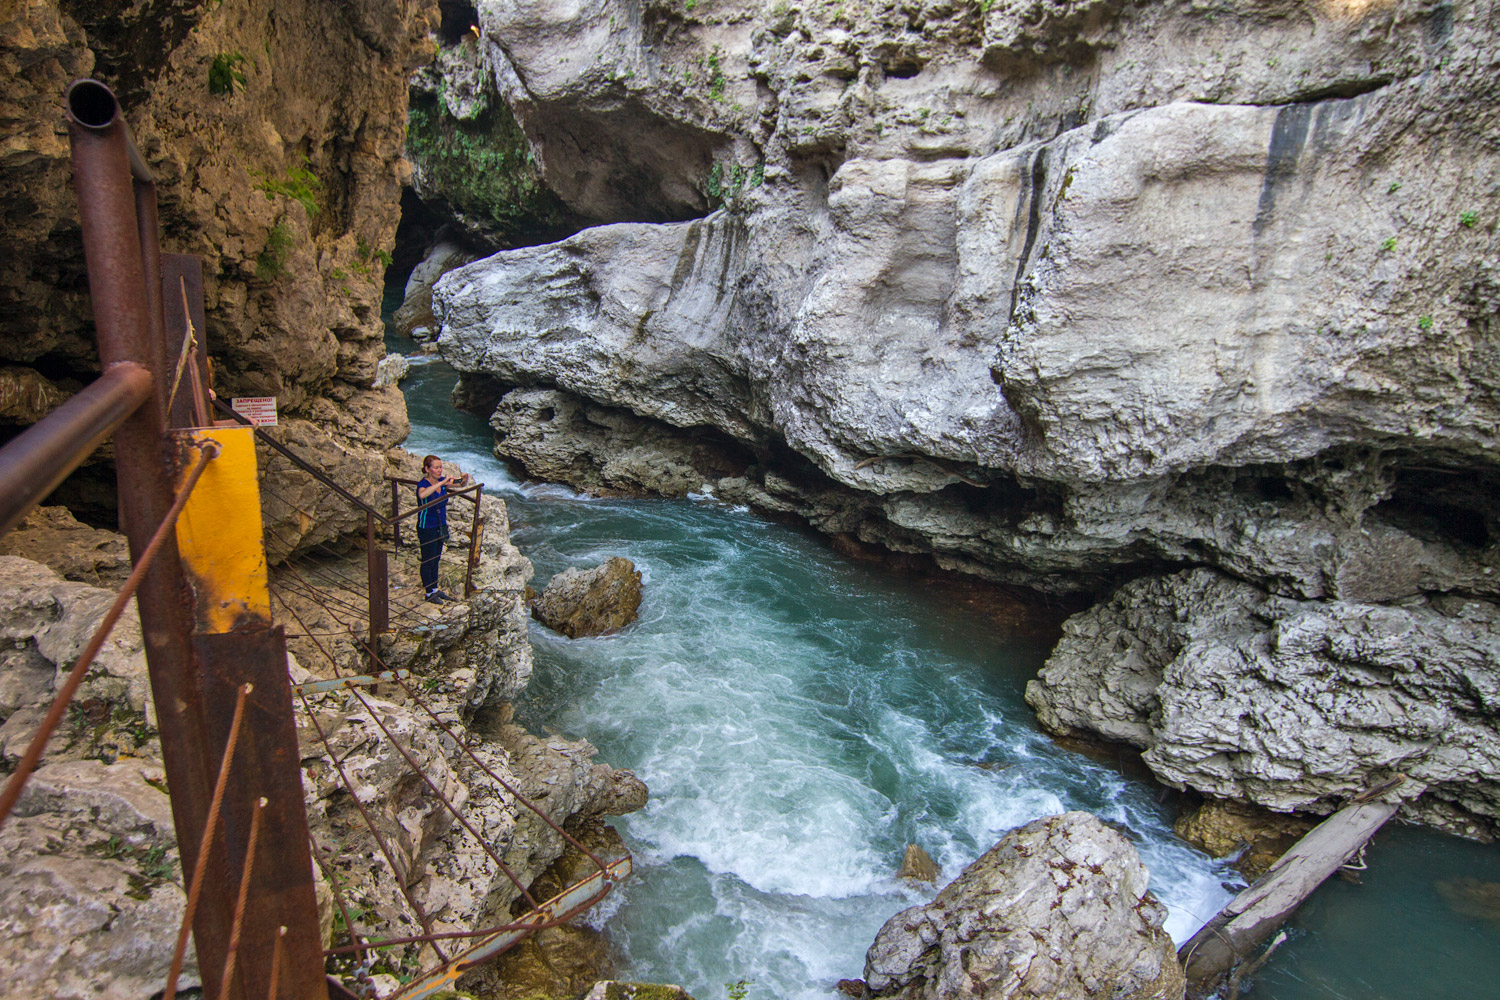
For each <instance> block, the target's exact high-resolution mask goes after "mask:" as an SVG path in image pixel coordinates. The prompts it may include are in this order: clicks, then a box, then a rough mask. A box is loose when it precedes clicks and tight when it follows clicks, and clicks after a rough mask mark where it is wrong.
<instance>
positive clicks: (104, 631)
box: [0, 441, 219, 825]
mask: <svg viewBox="0 0 1500 1000" xmlns="http://www.w3.org/2000/svg"><path fill="white" fill-rule="evenodd" d="M199 450H200V454H199V455H198V461H197V462H196V463H194V465H193V468H192V470H191V471H190V472H189V473H188V476H187V479H186V480H185V481H184V482H183V484H182V489H181V490H179V491H178V493H177V498H176V499H175V500H173V501H172V506H171V507H170V508H169V509H168V510H167V513H166V516H165V517H163V518H162V520H161V524H159V525H157V528H156V532H155V534H153V535H152V536H151V541H150V542H148V543H147V544H146V548H145V550H144V551H143V552H141V556H140V558H139V559H137V560H136V563H135V568H134V569H132V570H131V571H130V576H129V577H128V578H127V579H126V580H125V585H124V586H122V587H121V588H120V592H119V593H118V594H117V595H115V600H114V603H113V604H111V605H110V606H109V610H108V611H106V612H105V613H104V618H103V619H102V620H101V621H100V622H99V627H98V628H96V629H94V634H93V636H91V637H90V638H89V642H88V645H87V646H85V647H84V649H83V652H82V653H80V654H79V656H78V662H76V663H74V664H73V669H72V670H70V671H69V672H68V676H67V678H66V679H65V680H64V681H63V684H62V687H61V688H59V689H58V692H57V695H56V696H55V697H54V698H53V699H52V706H51V707H50V708H49V709H48V710H47V715H46V717H45V718H44V719H42V724H41V725H40V726H39V727H37V731H36V734H35V735H34V736H32V738H31V743H30V744H28V745H27V747H26V753H25V754H23V755H22V757H21V761H20V763H18V764H17V765H16V770H15V773H14V774H12V775H11V776H10V780H9V781H8V782H6V783H5V791H4V792H3V793H0V825H4V823H5V821H6V820H7V819H9V818H10V813H11V810H12V809H14V808H15V805H16V802H17V801H18V800H19V799H20V798H21V791H22V789H24V788H25V787H26V782H27V781H28V780H30V778H31V772H32V770H33V769H35V767H36V765H37V762H38V761H40V760H41V759H42V753H43V751H45V750H46V748H47V744H48V742H50V741H51V739H52V734H53V732H54V731H56V729H57V724H58V723H59V722H61V721H62V717H63V713H64V712H65V711H67V708H68V703H69V702H71V701H72V700H73V695H75V694H77V693H78V688H79V686H80V685H81V684H82V683H83V678H84V675H85V674H86V673H87V672H88V668H89V664H91V663H93V662H94V657H95V656H97V655H98V654H99V650H100V649H102V648H103V647H104V640H105V639H107V638H108V637H109V634H110V631H111V630H113V629H114V627H115V623H116V622H118V621H119V620H120V615H121V614H123V613H124V611H125V605H126V604H128V603H129V602H130V598H131V597H133V596H134V595H135V592H136V590H137V588H139V587H140V585H141V581H142V580H143V579H145V576H146V571H147V570H148V569H150V567H151V563H152V561H153V560H155V559H156V554H157V552H159V551H161V547H162V544H163V543H164V542H165V541H166V540H167V536H168V534H169V533H170V532H171V531H172V530H173V528H174V527H175V526H176V524H177V517H178V515H180V514H181V513H182V508H183V507H184V506H186V504H187V501H188V497H189V496H190V495H191V494H192V492H193V487H194V486H196V485H198V478H199V477H200V476H202V475H203V470H204V469H205V468H207V467H208V463H209V462H211V461H213V460H214V458H216V457H217V456H218V454H219V446H218V445H217V444H215V443H214V442H212V441H209V442H207V443H205V444H203V445H202V446H200V449H199Z"/></svg>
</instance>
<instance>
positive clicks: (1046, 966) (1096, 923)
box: [865, 812, 1184, 1000]
mask: <svg viewBox="0 0 1500 1000" xmlns="http://www.w3.org/2000/svg"><path fill="white" fill-rule="evenodd" d="M1149 878H1150V876H1149V874H1148V873H1147V871H1146V867H1145V865H1143V864H1142V863H1141V859H1140V856H1139V855H1138V854H1136V851H1135V848H1134V847H1132V846H1131V845H1130V843H1129V842H1128V841H1126V840H1125V838H1124V837H1122V836H1120V834H1118V833H1116V832H1115V831H1114V830H1111V829H1110V828H1109V827H1107V826H1105V825H1104V824H1103V823H1101V822H1100V821H1099V820H1098V819H1096V818H1095V817H1093V816H1091V815H1089V814H1088V813H1082V812H1070V813H1064V814H1062V815H1060V816H1049V817H1046V818H1044V819H1039V820H1035V821H1034V822H1031V823H1028V824H1027V825H1026V826H1023V827H1020V828H1019V829H1016V830H1012V831H1011V832H1010V833H1008V834H1006V835H1005V837H1004V838H1002V839H1001V841H1000V842H999V843H998V844H996V845H995V846H994V847H992V848H990V850H989V851H987V852H986V853H985V854H984V855H983V856H982V857H980V858H979V860H977V861H975V862H974V863H973V864H971V865H970V866H969V867H968V868H965V869H964V872H963V874H962V875H960V876H959V877H958V878H957V879H956V880H955V881H953V882H952V883H951V884H949V885H948V886H947V887H946V888H945V889H943V891H942V892H940V893H938V895H937V898H936V899H934V900H933V901H932V902H931V903H928V904H926V905H924V906H914V907H912V908H911V909H908V910H903V911H902V912H901V913H898V914H896V915H895V916H894V917H892V918H891V919H890V920H888V921H886V923H885V926H884V927H882V928H881V929H880V933H879V934H877V935H876V937H875V943H874V945H872V946H871V948H870V951H869V954H868V955H866V956H865V983H866V984H867V987H868V990H867V996H870V997H900V998H902V1000H949V998H960V997H974V998H980V997H982V998H984V1000H1021V998H1036V1000H1093V998H1100V1000H1104V998H1109V1000H1180V998H1181V997H1182V995H1183V989H1184V980H1183V973H1182V967H1181V966H1180V965H1179V964H1178V962H1177V955H1176V950H1175V948H1174V947H1173V944H1172V939H1171V937H1170V936H1169V935H1168V934H1167V932H1166V931H1165V930H1163V929H1162V924H1163V922H1164V921H1165V920H1166V916H1167V911H1166V908H1165V907H1164V906H1162V905H1161V904H1160V903H1159V902H1157V901H1156V898H1155V897H1153V896H1152V895H1151V893H1150V892H1149V891H1147V883H1148V881H1149Z"/></svg>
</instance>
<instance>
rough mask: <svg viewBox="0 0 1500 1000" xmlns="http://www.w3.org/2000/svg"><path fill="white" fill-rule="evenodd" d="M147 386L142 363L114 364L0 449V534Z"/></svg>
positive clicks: (146, 394) (145, 395) (124, 415)
mask: <svg viewBox="0 0 1500 1000" xmlns="http://www.w3.org/2000/svg"><path fill="white" fill-rule="evenodd" d="M151 387H152V381H151V373H150V372H149V371H147V370H146V369H145V368H143V367H141V366H140V365H136V364H131V363H129V362H124V363H121V364H118V365H115V366H114V367H113V368H111V369H109V370H108V371H106V372H105V373H104V374H103V375H101V376H99V378H98V379H96V380H95V381H94V382H91V383H90V384H89V385H88V386H86V387H85V388H83V389H82V390H80V391H79V392H78V393H77V394H75V395H74V396H73V397H72V398H70V399H69V400H68V401H67V402H65V403H63V404H62V405H61V406H59V407H58V408H57V409H55V410H53V411H52V412H51V413H49V414H47V415H46V416H45V417H43V418H42V419H41V420H38V421H37V422H36V423H34V424H32V425H31V426H30V427H28V428H26V430H24V431H22V432H21V433H20V434H19V435H17V436H16V437H15V438H13V439H12V440H11V441H9V442H8V443H7V444H6V445H5V447H4V448H0V535H3V534H5V533H6V532H7V531H9V530H10V529H11V528H14V527H15V526H16V525H17V524H18V523H20V521H21V519H22V518H23V517H25V516H26V514H27V512H29V511H30V510H31V509H32V508H33V507H35V506H36V505H37V504H38V503H40V502H41V501H42V500H44V499H46V498H47V496H48V494H50V493H51V492H52V491H53V490H55V489H56V488H57V486H58V484H59V483H61V482H62V481H63V480H64V479H66V478H67V476H68V474H69V473H70V472H72V471H73V470H74V469H76V468H78V466H79V465H81V464H82V463H83V460H84V459H86V458H88V457H89V456H90V455H91V454H93V453H94V449H96V448H98V447H99V446H100V445H101V444H103V443H104V442H105V441H106V440H107V439H108V438H109V436H110V435H111V434H113V433H114V432H115V431H116V430H118V429H119V427H120V425H121V424H123V423H124V422H125V421H126V420H127V419H128V418H129V417H130V415H131V414H132V413H134V412H135V411H136V409H137V408H139V407H140V405H141V404H142V403H144V402H146V400H148V399H150V398H151Z"/></svg>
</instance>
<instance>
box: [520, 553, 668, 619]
mask: <svg viewBox="0 0 1500 1000" xmlns="http://www.w3.org/2000/svg"><path fill="white" fill-rule="evenodd" d="M640 606H641V573H640V570H638V569H636V568H635V563H633V562H631V561H630V560H629V559H625V558H623V557H621V556H614V557H612V558H610V559H608V560H606V561H605V562H604V563H602V564H600V565H598V566H595V567H594V568H593V569H588V570H581V569H578V568H577V567H572V568H570V569H565V570H563V571H562V572H561V573H559V574H557V575H556V576H554V577H553V578H552V580H551V582H549V583H548V584H547V589H546V590H544V591H542V594H541V596H540V597H538V598H537V599H536V602H535V603H534V604H533V605H532V614H533V615H535V616H536V618H537V620H538V621H540V622H541V623H542V624H543V625H546V626H547V627H548V628H550V629H552V630H553V631H556V632H561V633H562V634H563V635H565V636H567V637H568V638H569V639H578V638H582V637H585V636H595V635H607V634H609V633H611V632H617V631H619V630H620V629H622V628H624V627H625V626H626V625H629V624H630V623H631V622H633V621H635V617H636V614H637V612H638V611H639V610H640Z"/></svg>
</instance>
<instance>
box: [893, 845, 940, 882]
mask: <svg viewBox="0 0 1500 1000" xmlns="http://www.w3.org/2000/svg"><path fill="white" fill-rule="evenodd" d="M942 876H943V870H942V869H941V868H939V867H938V866H937V862H936V861H934V860H932V855H930V854H928V853H927V852H926V851H924V850H922V848H920V847H918V846H917V845H916V844H907V845H906V854H905V855H903V856H902V858H901V870H900V871H898V872H897V873H896V877H897V878H908V879H911V880H912V881H914V882H936V881H937V880H938V879H940V878H942Z"/></svg>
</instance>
